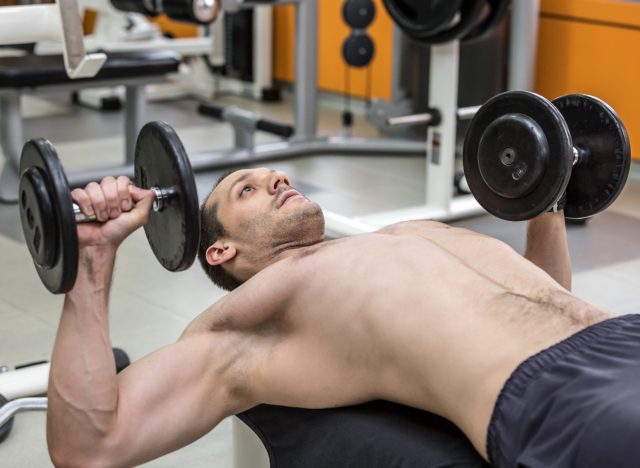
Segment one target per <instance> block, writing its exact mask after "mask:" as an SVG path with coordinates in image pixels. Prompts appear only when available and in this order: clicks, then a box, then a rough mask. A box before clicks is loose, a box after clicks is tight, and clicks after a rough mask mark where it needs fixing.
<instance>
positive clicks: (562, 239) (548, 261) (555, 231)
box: [524, 212, 571, 291]
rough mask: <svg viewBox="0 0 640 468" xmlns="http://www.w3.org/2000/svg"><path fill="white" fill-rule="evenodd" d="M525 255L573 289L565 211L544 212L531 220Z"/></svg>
mask: <svg viewBox="0 0 640 468" xmlns="http://www.w3.org/2000/svg"><path fill="white" fill-rule="evenodd" d="M524 256H525V258H527V259H528V260H530V261H531V262H533V263H535V264H536V265H538V266H539V267H540V268H542V269H543V270H544V271H546V272H547V273H548V274H549V275H550V276H551V277H552V278H554V279H555V280H556V281H557V282H558V283H559V284H560V285H561V286H563V287H564V288H565V289H567V290H569V291H570V290H571V258H570V256H569V246H568V244H567V230H566V227H565V222H564V213H563V212H558V213H544V214H542V215H540V216H537V217H536V218H533V219H531V220H529V223H528V225H527V245H526V249H525V254H524Z"/></svg>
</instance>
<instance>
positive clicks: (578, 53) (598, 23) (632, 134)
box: [536, 0, 640, 159]
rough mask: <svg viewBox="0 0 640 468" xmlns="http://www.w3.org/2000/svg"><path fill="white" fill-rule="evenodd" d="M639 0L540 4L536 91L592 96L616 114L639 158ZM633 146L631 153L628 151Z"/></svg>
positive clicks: (553, 0)
mask: <svg viewBox="0 0 640 468" xmlns="http://www.w3.org/2000/svg"><path fill="white" fill-rule="evenodd" d="M639 48H640V3H637V4H633V3H630V2H621V1H613V0H546V1H544V0H543V2H542V10H541V15H540V31H539V43H538V62H537V71H536V90H537V91H538V92H539V93H540V94H542V95H544V96H546V97H548V98H555V97H557V96H560V95H562V94H567V93H586V94H593V95H595V96H597V97H600V98H602V99H604V100H605V101H607V102H608V103H609V104H610V105H611V106H612V107H613V108H614V109H615V110H616V111H617V112H618V114H619V115H620V117H621V118H622V121H623V122H624V124H625V126H626V128H627V131H628V132H629V138H630V140H631V148H632V153H634V154H635V155H636V156H635V159H640V86H639V84H638V76H640V56H638V49H639ZM636 148H637V149H638V150H636V151H635V152H634V149H636Z"/></svg>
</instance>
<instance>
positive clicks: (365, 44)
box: [342, 33, 375, 67]
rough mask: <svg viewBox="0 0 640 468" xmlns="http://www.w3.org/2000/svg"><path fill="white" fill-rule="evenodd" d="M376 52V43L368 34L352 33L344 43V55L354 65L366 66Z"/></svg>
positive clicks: (345, 59)
mask: <svg viewBox="0 0 640 468" xmlns="http://www.w3.org/2000/svg"><path fill="white" fill-rule="evenodd" d="M374 54H375V45H374V43H373V40H372V39H371V38H370V37H369V35H368V34H365V33H358V34H350V35H349V37H347V38H346V39H345V41H344V44H343V45H342V57H343V58H344V61H345V62H347V63H348V64H349V65H351V66H352V67H366V66H367V65H369V64H370V63H371V60H372V59H373V55H374Z"/></svg>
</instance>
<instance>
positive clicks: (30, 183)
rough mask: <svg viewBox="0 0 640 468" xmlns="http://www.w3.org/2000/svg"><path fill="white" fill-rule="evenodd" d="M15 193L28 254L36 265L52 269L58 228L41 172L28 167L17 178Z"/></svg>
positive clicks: (44, 178) (55, 254) (56, 249)
mask: <svg viewBox="0 0 640 468" xmlns="http://www.w3.org/2000/svg"><path fill="white" fill-rule="evenodd" d="M18 193H19V194H20V222H21V223H22V232H23V234H24V240H25V242H26V244H27V247H28V248H29V253H30V254H31V257H32V258H33V261H34V262H35V264H36V265H38V266H40V267H43V268H51V267H52V266H54V265H55V262H56V258H57V257H58V229H57V226H56V222H55V218H54V216H53V206H52V204H51V197H50V196H49V188H48V186H47V182H46V174H44V173H43V171H42V169H38V168H37V167H29V168H27V169H26V170H25V171H24V172H23V174H22V176H21V177H20V185H19V189H18Z"/></svg>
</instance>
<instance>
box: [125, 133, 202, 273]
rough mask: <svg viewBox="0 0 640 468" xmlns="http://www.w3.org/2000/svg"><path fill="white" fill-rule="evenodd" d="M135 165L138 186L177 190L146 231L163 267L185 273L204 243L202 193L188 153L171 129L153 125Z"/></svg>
mask: <svg viewBox="0 0 640 468" xmlns="http://www.w3.org/2000/svg"><path fill="white" fill-rule="evenodd" d="M134 166H135V177H136V185H137V186H138V187H141V188H145V189H149V188H151V187H162V188H173V189H174V190H175V191H176V195H174V196H172V197H171V198H169V199H168V200H167V205H166V207H165V208H164V209H163V210H162V211H160V212H156V211H152V212H151V216H150V218H149V222H148V223H147V224H146V225H145V227H144V231H145V233H146V235H147V239H148V240H149V244H150V245H151V249H152V250H153V253H154V254H155V256H156V258H157V259H158V261H159V262H160V263H161V264H162V266H163V267H165V268H166V269H167V270H170V271H181V270H185V269H186V268H188V267H190V266H191V264H192V263H193V261H194V260H195V258H196V254H197V251H198V243H199V241H200V217H199V210H198V192H197V190H196V183H195V180H194V178H193V171H192V170H191V163H190V162H189V158H188V156H187V153H186V151H185V150H184V146H183V145H182V142H181V141H180V138H179V137H178V135H177V134H176V132H175V131H174V130H173V128H171V126H169V125H168V124H166V123H165V122H150V123H148V124H146V125H145V126H144V127H142V130H140V134H139V135H138V140H137V142H136V150H135V159H134Z"/></svg>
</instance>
